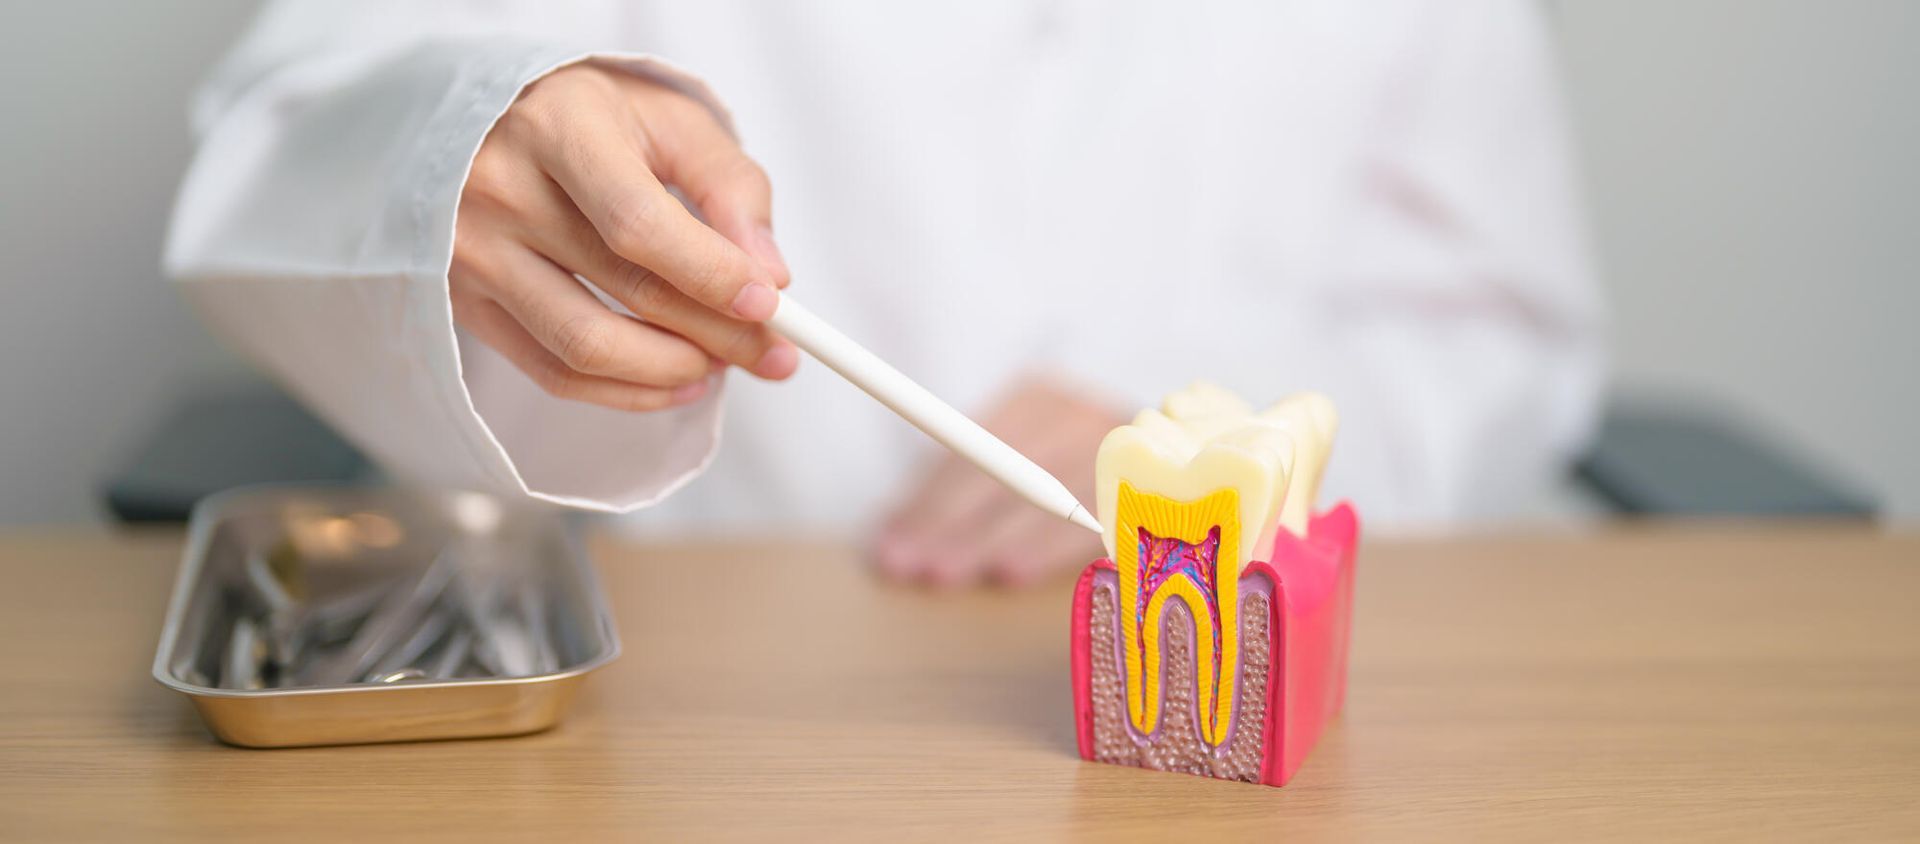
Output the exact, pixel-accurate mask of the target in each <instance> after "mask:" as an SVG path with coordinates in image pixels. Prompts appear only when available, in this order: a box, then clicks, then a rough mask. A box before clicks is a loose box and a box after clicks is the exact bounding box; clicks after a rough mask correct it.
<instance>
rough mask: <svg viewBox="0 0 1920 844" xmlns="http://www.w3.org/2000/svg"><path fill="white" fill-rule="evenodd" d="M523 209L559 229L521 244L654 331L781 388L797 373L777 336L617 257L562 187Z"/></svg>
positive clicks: (531, 232) (788, 348) (535, 232)
mask: <svg viewBox="0 0 1920 844" xmlns="http://www.w3.org/2000/svg"><path fill="white" fill-rule="evenodd" d="M526 201H527V202H529V203H530V204H535V205H538V206H539V207H538V208H537V209H536V212H535V213H532V214H529V215H528V216H529V218H530V219H540V220H550V221H559V222H553V223H550V224H546V225H541V226H539V227H537V228H530V229H528V230H526V231H524V232H523V233H522V236H523V237H526V238H527V239H528V240H529V242H530V243H531V244H532V245H533V246H534V247H535V248H536V249H538V250H539V251H540V252H541V253H542V254H544V255H546V256H548V257H549V258H550V259H551V260H553V261H554V262H555V263H557V264H559V265H560V266H561V267H563V268H565V269H567V270H571V271H573V272H577V273H579V274H580V275H581V276H584V277H585V278H587V279H588V280H590V281H592V282H593V283H594V285H595V286H597V287H599V288H600V289H601V290H603V291H605V292H606V293H607V295H609V296H611V297H613V298H614V299H616V300H618V301H619V302H620V303H621V304H624V305H626V306H627V308H628V309H629V310H631V311H633V312H634V314H636V315H638V316H639V317H640V318H641V319H644V320H646V321H647V322H648V323H649V324H652V325H654V326H657V327H659V328H663V329H665V330H667V331H671V332H673V333H674V334H677V335H680V336H681V337H684V338H686V339H687V340H689V341H691V342H692V343H693V344H694V345H696V346H699V347H700V348H701V349H702V350H704V351H705V352H706V353H707V354H709V355H711V356H713V357H714V358H717V359H719V360H721V361H723V362H725V363H729V364H733V365H734V366H738V367H740V368H742V369H745V370H747V371H748V372H751V373H753V374H754V375H757V376H759V377H761V378H768V379H773V380H779V379H782V378H786V377H788V376H790V375H792V374H793V372H794V370H795V369H797V368H798V366H799V361H800V355H799V351H798V350H797V349H795V348H794V346H793V344H792V343H791V342H788V341H787V340H786V338H784V337H781V336H780V335H779V334H778V333H776V332H774V331H773V329H771V328H769V327H767V326H766V325H764V324H761V323H755V322H748V321H746V320H742V319H736V318H734V317H731V316H727V315H725V314H722V313H720V312H718V311H715V310H713V309H711V308H708V307H706V306H704V305H702V304H700V303H699V302H696V301H694V299H693V298H692V297H690V296H688V295H687V294H685V293H683V292H681V291H680V290H679V289H678V288H676V287H674V286H673V285H672V284H671V283H669V282H668V281H667V280H666V279H665V278H662V277H661V276H660V274H659V273H656V272H654V271H652V270H649V269H647V268H645V267H642V266H640V265H638V264H635V263H633V262H631V261H628V260H626V259H625V258H622V257H621V256H620V255H619V254H617V253H615V252H614V251H613V250H612V249H611V248H609V247H608V246H607V245H606V243H605V242H603V241H602V240H601V239H600V234H599V232H598V230H596V229H595V228H594V227H593V225H592V223H591V222H589V221H588V220H587V218H586V217H585V216H584V215H582V214H581V213H580V212H579V210H578V209H577V208H575V207H573V204H572V202H571V201H570V200H569V198H568V197H567V195H566V194H565V192H564V191H562V190H561V189H560V187H559V185H557V184H553V183H551V182H549V183H548V190H547V191H546V195H545V196H542V197H538V198H532V199H529V200H526Z"/></svg>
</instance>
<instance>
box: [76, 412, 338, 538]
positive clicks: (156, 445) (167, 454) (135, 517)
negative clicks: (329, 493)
mask: <svg viewBox="0 0 1920 844" xmlns="http://www.w3.org/2000/svg"><path fill="white" fill-rule="evenodd" d="M371 475H372V469H371V467H370V466H369V464H368V463H367V460H366V458H364V457H362V456H361V454H360V452H359V451H358V450H357V449H355V448H354V447H353V446H352V445H349V444H348V443H347V441H346V440H343V439H341V438H340V436H339V435H338V434H335V433H334V432H333V430H332V429H331V428H328V427H327V425H326V424H325V423H323V422H321V421H320V420H319V419H317V418H315V417H314V416H313V414H311V413H308V412H307V410H306V408H304V407H301V406H300V404H299V402H296V401H294V400H293V399H292V398H290V397H288V396H287V395H286V394H285V393H283V392H281V391H280V390H278V389H277V388H274V387H271V386H268V385H261V386H258V387H253V388H247V389H244V390H239V391H231V392H225V393H219V394H207V395H197V396H191V397H188V398H186V399H183V400H182V401H181V402H180V403H179V404H178V405H176V406H175V407H174V408H173V410H172V411H171V412H170V413H169V414H168V415H167V416H166V417H164V420H163V421H162V422H161V424H160V426H159V427H158V428H156V429H155V430H154V431H152V432H151V433H150V434H148V435H147V436H146V437H145V438H144V439H143V440H142V444H141V446H140V447H139V448H138V449H137V450H135V451H134V452H133V453H132V454H131V456H130V458H129V459H128V460H127V462H126V463H125V464H123V465H122V466H121V468H119V469H118V470H116V471H115V472H113V474H112V475H111V476H110V477H108V478H107V479H106V481H105V482H104V483H103V484H102V485H101V497H102V498H103V499H104V500H105V504H106V508H107V510H108V512H110V513H111V514H112V515H113V517H114V518H115V519H117V520H118V521H121V522H180V521H185V520H186V518H187V515H188V513H190V512H191V511H192V509H193V505H194V503H195V502H197V501H199V500H200V499H201V498H204V497H206V496H208V495H212V494H213V493H216V492H219V491H221V490H223V489H228V488H230V487H236V486H243V485H246V484H256V483H272V482H294V481H351V480H361V479H365V478H368V477H370V476H371Z"/></svg>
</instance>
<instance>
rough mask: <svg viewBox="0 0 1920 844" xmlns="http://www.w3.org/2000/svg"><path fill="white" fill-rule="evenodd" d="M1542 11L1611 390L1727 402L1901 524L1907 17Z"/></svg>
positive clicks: (1915, 491) (1898, 7)
mask: <svg viewBox="0 0 1920 844" xmlns="http://www.w3.org/2000/svg"><path fill="white" fill-rule="evenodd" d="M1553 8H1554V10H1555V16H1554V24H1555V28H1556V29H1558V30H1559V35H1560V46H1561V53H1562V62H1563V64H1564V66H1565V68H1566V78H1567V83H1568V88H1569V94H1570V99H1571V102H1572V111H1573V118H1574V123H1575V127H1576V132H1577V137H1578V138H1579V141H1580V145H1581V151H1582V157H1583V159H1584V160H1585V165H1586V173H1585V176H1586V179H1585V181H1586V185H1587V195H1588V199H1589V205H1590V207H1591V210H1592V214H1591V220H1592V223H1593V229H1594V235H1595V243H1596V246H1597V247H1598V252H1599V260H1600V269H1601V272H1602V276H1603V278H1604V279H1605V280H1606V284H1607V292H1608V296H1609V298H1610V300H1611V303H1612V306H1613V309H1614V316H1615V323H1614V330H1613V348H1612V352H1613V365H1614V370H1615V379H1614V380H1615V382H1616V384H1617V385H1618V389H1619V390H1620V391H1621V392H1623V393H1652V394H1655V395H1660V396H1676V395H1678V396H1705V397H1708V398H1713V399H1718V400H1724V401H1728V402H1730V403H1731V405H1732V406H1733V407H1735V408H1739V409H1742V410H1746V411H1750V412H1752V413H1753V415H1754V416H1753V420H1752V421H1753V423H1754V425H1755V427H1757V428H1760V429H1762V430H1763V432H1770V433H1775V434H1778V435H1780V436H1782V437H1784V438H1786V439H1788V440H1790V441H1793V443H1794V444H1795V445H1797V446H1800V447H1802V448H1803V450H1804V451H1806V452H1808V453H1810V455H1811V456H1812V457H1813V458H1815V459H1816V460H1818V461H1819V462H1822V463H1825V464H1826V465H1829V466H1835V467H1838V468H1840V469H1842V470H1844V472H1845V473H1846V474H1849V475H1851V476H1853V477H1855V478H1857V479H1859V480H1860V481H1861V482H1863V483H1865V484H1866V485H1867V486H1868V487H1869V488H1870V489H1869V491H1872V492H1877V493H1878V494H1879V495H1880V496H1881V498H1882V500H1883V501H1884V502H1885V503H1887V504H1888V505H1890V509H1891V512H1893V513H1894V514H1896V515H1900V516H1905V517H1908V518H1911V517H1913V516H1915V515H1920V447H1916V442H1915V440H1916V436H1915V429H1916V424H1917V423H1920V373H1917V372H1916V369H1920V331H1916V330H1915V329H1914V322H1915V320H1916V319H1920V3H1916V2H1912V0H1799V2H1788V0H1574V1H1573V2H1560V3H1557V4H1555V6H1554V7H1553Z"/></svg>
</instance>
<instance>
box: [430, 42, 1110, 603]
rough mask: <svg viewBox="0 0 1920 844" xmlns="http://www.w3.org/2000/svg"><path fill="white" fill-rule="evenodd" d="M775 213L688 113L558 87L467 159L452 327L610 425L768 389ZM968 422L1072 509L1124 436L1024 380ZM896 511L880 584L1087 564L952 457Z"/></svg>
mask: <svg viewBox="0 0 1920 844" xmlns="http://www.w3.org/2000/svg"><path fill="white" fill-rule="evenodd" d="M674 191H677V192H678V193H679V195H680V196H684V197H686V198H687V200H688V201H689V202H690V203H691V204H692V205H693V206H694V207H695V208H696V209H698V211H699V217H696V216H695V215H694V214H693V213H692V212H690V211H688V210H687V208H686V207H685V206H683V205H682V204H681V202H680V200H679V198H678V197H676V196H675V195H674ZM771 203H772V190H771V187H770V185H769V183H768V181H767V177H766V174H765V173H764V172H763V171H762V170H761V169H760V167H759V166H758V165H757V164H755V163H754V162H753V160H752V159H750V158H748V157H747V156H746V154H745V153H743V152H742V151H741V150H740V147H739V145H738V144H737V143H736V142H735V141H734V139H733V137H732V136H731V135H730V134H729V133H728V131H727V130H726V128H725V127H723V126H722V125H721V124H720V122H719V121H718V120H717V119H716V118H715V117H714V115H713V114H712V112H710V111H709V110H708V109H707V108H706V107H705V106H704V105H702V104H700V103H699V102H697V101H695V100H693V99H691V98H689V97H687V96H685V95H683V94H680V93H679V92H676V91H674V90H672V89H670V88H667V87H665V86H662V85H659V84H656V83H653V82H650V81H648V80H645V79H641V78H638V77H635V76H633V75H631V74H628V73H624V72H620V71H615V70H609V69H606V68H602V67H599V66H597V65H594V64H591V63H586V64H579V65H574V66H571V67H567V68H563V69H561V70H557V71H555V72H553V73H552V74H550V75H548V76H547V77H546V78H544V79H542V80H540V81H539V82H536V83H535V84H533V85H532V86H530V87H529V88H528V89H527V91H526V92H525V94H523V95H522V96H521V98H520V99H519V100H518V101H517V102H515V103H514V104H513V106H512V107H510V108H509V109H508V110H507V112H506V114H505V115H503V116H502V117H501V119H500V121H499V122H498V123H497V124H496V125H495V127H494V129H493V131H492V132H490V133H489V134H488V135H487V137H486V140H485V141H484V143H482V145H481V147H480V150H479V153H478V154H477V155H476V156H475V158H474V162H473V168H472V172H471V174H470V175H469V178H468V180H467V184H466V186H465V188H464V189H463V191H462V192H461V197H460V205H459V216H458V220H459V222H458V225H457V227H456V230H455V237H454V252H453V263H452V267H451V270H450V271H449V273H448V290H449V294H450V297H451V300H452V306H453V314H454V319H455V320H456V321H457V322H458V323H459V324H460V325H461V326H462V327H463V328H465V329H466V330H467V331H468V332H469V333H471V334H472V335H473V336H474V337H475V338H477V339H479V340H480V341H482V342H484V343H486V344H487V345H489V346H492V347H493V348H494V349H496V350H498V351H499V352H500V353H501V354H502V355H504V356H505V357H506V358H507V359H508V360H510V361H512V362H513V364H514V365H515V366H517V367H518V368H520V370H521V371H523V372H525V373H526V374H527V375H528V377H530V378H532V379H533V380H534V382H535V383H537V384H539V385H540V386H541V388H542V389H544V390H546V391H547V392H549V393H551V394H553V395H555V396H559V397H561V398H567V399H573V400H577V401H584V402H589V403H593V404H598V405H603V406H606V407H611V408H615V409H619V410H628V411H651V410H660V409H664V408H668V407H674V406H678V405H682V404H686V403H688V402H692V401H695V400H697V399H699V398H700V397H701V396H703V395H705V394H706V393H707V392H708V391H709V390H710V389H711V388H712V383H713V379H714V378H715V377H717V375H718V370H719V369H721V368H722V367H724V366H727V365H732V366H738V367H740V368H742V369H745V370H747V371H748V372H750V373H752V374H754V375H756V376H759V377H762V378H767V379H770V380H781V379H784V378H786V377H788V376H790V375H792V374H793V372H794V369H795V368H796V367H797V366H798V364H799V354H798V351H797V350H796V349H795V348H794V347H793V345H792V344H791V343H789V342H787V341H786V340H785V339H784V338H781V337H780V336H779V335H778V334H776V333H775V332H773V331H772V330H771V329H769V328H768V327H767V326H766V325H764V324H763V323H764V322H765V321H766V320H767V319H768V317H770V316H771V315H772V314H773V311H774V309H775V305H776V302H777V295H776V294H775V292H774V291H775V289H777V288H784V287H786V286H787V282H788V271H787V267H786V264H785V262H784V260H783V259H782V258H781V256H780V251H779V249H778V247H776V246H775V245H774V240H773V228H772V211H771ZM703 218H704V222H703ZM576 274H577V275H579V276H581V277H583V278H587V279H590V280H592V281H593V283H594V285H595V286H597V287H599V288H600V289H601V290H602V291H604V292H605V293H606V294H607V295H609V296H611V297H612V298H613V299H615V300H617V301H618V302H620V303H621V304H622V305H624V306H626V307H627V308H628V309H629V310H631V311H632V312H633V313H634V314H637V315H638V316H639V317H640V318H641V319H634V318H632V317H628V316H625V315H623V314H620V313H617V312H615V311H613V310H611V309H609V308H607V307H606V306H605V305H603V304H601V303H600V301H599V300H598V299H596V298H595V297H594V296H593V294H592V293H591V292H590V291H588V290H587V289H586V288H585V287H582V286H581V285H580V284H578V283H577V282H576V281H575V280H574V278H573V276H574V275H576ZM641 320H645V321H644V322H642V321H641ZM981 421H982V423H983V424H984V425H985V426H986V427H987V428H988V429H989V430H991V431H992V432H993V433H994V434H996V435H998V436H999V437H1000V438H1001V439H1003V440H1005V441H1006V442H1007V443H1008V444H1009V445H1011V446H1013V447H1014V448H1015V449H1018V450H1020V451H1022V452H1024V453H1025V454H1027V455H1028V456H1029V457H1031V458H1032V459H1033V460H1034V461H1035V462H1037V463H1039V464H1040V465H1041V466H1042V467H1043V468H1046V469H1047V470H1049V471H1050V472H1052V473H1053V474H1054V475H1055V476H1057V477H1059V478H1060V479H1061V480H1063V481H1065V482H1066V483H1067V484H1068V485H1069V486H1070V487H1073V491H1074V492H1075V493H1076V494H1077V495H1080V497H1081V499H1082V500H1083V501H1084V500H1089V499H1088V497H1087V493H1090V492H1091V490H1092V486H1093V457H1094V453H1095V450H1096V448H1097V446H1098V445H1099V442H1100V438H1101V437H1102V436H1104V435H1105V434H1106V432H1107V431H1108V430H1109V429H1111V428H1112V427H1114V426H1115V425H1118V424H1121V423H1122V422H1124V421H1125V420H1124V419H1122V418H1120V417H1118V416H1117V415H1116V414H1115V413H1114V411H1113V410H1111V409H1109V408H1107V407H1105V406H1103V405H1100V404H1098V403H1096V402H1094V401H1091V400H1090V399H1088V398H1085V397H1082V396H1079V395H1076V394H1075V393H1074V392H1072V391H1071V390H1068V389H1066V388H1064V387H1062V386H1060V385H1057V384H1053V383H1050V382H1048V381H1045V380H1043V379H1038V378H1029V379H1025V380H1022V381H1021V382H1020V383H1018V384H1016V385H1014V387H1013V389H1012V390H1011V391H1010V392H1009V393H1007V394H1006V395H1005V396H1004V397H1003V398H1002V400H1001V401H1000V402H999V403H998V404H997V405H996V406H995V407H994V408H992V409H991V410H990V411H989V412H988V413H987V415H986V416H985V417H984V418H983V419H982V420H981ZM907 502H908V503H907V504H906V505H905V506H904V507H903V508H902V509H901V510H900V511H899V512H898V513H896V514H894V515H893V516H892V517H891V518H889V519H888V520H887V522H886V525H885V527H884V528H883V529H882V530H881V532H880V535H879V536H878V537H877V538H876V542H875V546H874V557H875V560H876V562H877V563H878V566H879V570H880V571H881V572H882V573H884V574H886V575H888V576H889V577H893V578H896V579H902V580H916V581H921V582H925V583H928V584H932V585H937V586H958V585H964V584H969V583H973V582H977V581H981V580H983V579H984V580H992V581H995V582H999V583H1004V584H1009V585H1018V584H1024V583H1029V582H1032V581H1034V580H1037V579H1039V578H1041V577H1042V576H1044V575H1046V574H1047V573H1049V572H1052V571H1057V570H1062V569H1066V568H1069V567H1071V566H1075V565H1078V564H1079V563H1082V562H1084V561H1085V560H1086V559H1087V558H1088V557H1089V555H1091V554H1094V553H1097V552H1098V546H1099V543H1098V542H1097V541H1096V540H1095V539H1094V538H1093V537H1091V536H1089V535H1087V534H1086V532H1085V531H1083V530H1082V529H1080V528H1078V527H1075V526H1074V525H1072V524H1070V523H1067V522H1063V521H1061V520H1059V519H1058V518H1055V517H1053V516H1050V515H1048V514H1046V513H1043V512H1041V511H1039V510H1036V509H1034V508H1033V507H1031V506H1030V505H1028V504H1027V503H1025V502H1023V501H1021V500H1019V499H1018V498H1016V497H1015V496H1013V495H1012V494H1011V493H1009V492H1007V491H1006V490H1005V489H1003V488H1002V487H1000V485H999V484H997V483H996V482H994V481H993V480H992V479H990V478H988V477H987V476H986V475H985V474H983V473H981V472H980V471H979V470H978V469H975V468H973V467H972V466H970V465H967V464H966V463H964V462H962V461H960V460H959V459H958V458H956V457H954V456H952V455H942V457H941V459H940V460H939V461H938V463H937V465H935V466H934V467H933V468H932V469H931V471H930V472H928V473H927V475H926V476H925V477H924V478H922V479H921V481H920V482H919V484H918V486H917V487H916V489H915V490H914V491H913V492H912V493H911V494H910V495H909V496H908V498H907Z"/></svg>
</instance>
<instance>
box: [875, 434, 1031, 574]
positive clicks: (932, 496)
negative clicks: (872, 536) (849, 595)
mask: <svg viewBox="0 0 1920 844" xmlns="http://www.w3.org/2000/svg"><path fill="white" fill-rule="evenodd" d="M1000 494H1001V491H1000V488H999V484H998V483H997V482H995V481H994V480H993V479H992V478H990V477H988V476H987V474H986V473H985V472H982V471H980V470H979V469H978V468H977V467H974V466H973V465H971V464H968V463H965V462H963V461H961V460H958V459H957V458H954V457H952V456H950V455H949V456H945V457H943V458H941V460H940V462H939V464H938V465H937V468H935V469H934V470H933V471H932V472H930V473H928V474H927V476H926V477H925V478H923V479H922V480H921V481H920V483H919V484H918V485H917V486H916V487H915V489H914V491H913V492H912V493H911V494H909V495H908V496H907V502H906V503H905V504H904V505H903V506H902V507H900V508H899V509H897V510H895V511H894V512H893V513H892V514H891V515H890V516H889V518H888V519H887V520H886V522H885V523H884V525H883V526H882V528H881V530H880V532H879V534H878V536H877V537H876V540H875V545H874V550H875V555H876V558H877V560H876V561H877V562H878V564H879V566H880V571H881V573H883V574H885V575H887V576H888V577H891V578H894V579H897V580H918V579H923V578H924V577H926V576H927V575H928V574H929V573H931V572H935V571H940V572H943V573H950V572H952V571H956V570H959V569H962V568H964V567H965V560H962V559H959V558H966V557H968V556H969V555H970V554H971V551H972V547H973V544H974V543H973V539H975V538H976V537H973V536H971V535H970V533H969V531H968V530H967V529H966V528H967V527H968V526H971V525H977V524H980V523H982V522H984V521H985V520H986V518H987V516H988V514H989V513H990V512H991V511H993V510H994V509H996V507H995V505H996V500H995V499H996V496H997V495H1000Z"/></svg>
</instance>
